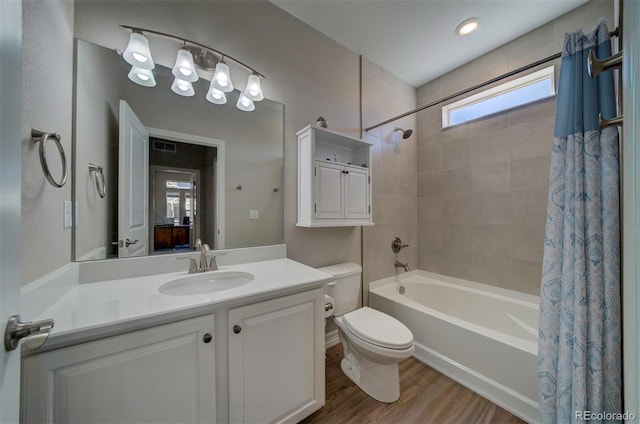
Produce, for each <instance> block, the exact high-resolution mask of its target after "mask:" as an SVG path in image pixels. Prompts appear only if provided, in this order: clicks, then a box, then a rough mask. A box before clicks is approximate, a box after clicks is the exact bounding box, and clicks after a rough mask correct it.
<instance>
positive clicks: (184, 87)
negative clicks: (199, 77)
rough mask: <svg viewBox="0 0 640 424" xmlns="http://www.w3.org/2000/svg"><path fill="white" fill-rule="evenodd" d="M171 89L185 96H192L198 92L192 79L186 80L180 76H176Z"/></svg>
mask: <svg viewBox="0 0 640 424" xmlns="http://www.w3.org/2000/svg"><path fill="white" fill-rule="evenodd" d="M171 91H173V92H174V93H176V94H179V95H181V96H185V97H191V96H193V95H194V94H196V92H195V90H194V89H193V84H191V82H190V81H185V80H183V79H180V78H178V77H175V78H174V79H173V84H171Z"/></svg>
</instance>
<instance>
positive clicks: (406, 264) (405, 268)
mask: <svg viewBox="0 0 640 424" xmlns="http://www.w3.org/2000/svg"><path fill="white" fill-rule="evenodd" d="M393 265H394V266H395V267H396V268H404V271H405V272H408V271H411V268H410V267H409V262H406V263H402V262H400V261H396V263H395V264H393Z"/></svg>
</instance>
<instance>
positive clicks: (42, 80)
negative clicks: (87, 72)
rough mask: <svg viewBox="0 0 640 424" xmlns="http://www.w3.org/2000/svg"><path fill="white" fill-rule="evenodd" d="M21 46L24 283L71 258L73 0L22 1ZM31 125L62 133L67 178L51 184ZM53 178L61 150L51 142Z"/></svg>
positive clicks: (49, 146) (48, 150)
mask: <svg viewBox="0 0 640 424" xmlns="http://www.w3.org/2000/svg"><path fill="white" fill-rule="evenodd" d="M22 21H23V49H22V87H23V91H22V95H23V98H22V225H21V239H22V248H21V255H20V256H21V262H22V281H23V282H24V283H27V282H31V281H33V280H35V279H36V278H38V277H41V276H42V275H44V274H46V273H48V272H51V271H53V270H54V269H57V268H59V267H61V266H64V265H65V264H67V263H69V262H70V261H71V228H63V222H64V221H63V201H64V200H71V154H72V153H71V120H72V116H73V114H72V111H71V109H72V108H71V104H72V100H71V99H72V94H71V91H72V83H73V78H72V76H73V2H70V1H66V0H50V1H36V0H26V1H24V2H23V19H22ZM31 128H39V129H41V130H44V131H51V132H58V133H60V135H61V137H62V145H63V147H64V150H65V151H66V155H67V163H68V164H69V165H68V166H69V167H68V169H67V171H68V173H69V180H68V182H67V184H66V185H65V186H64V187H63V188H56V187H54V186H52V185H51V184H49V182H47V180H46V179H45V177H44V174H43V172H42V169H41V168H40V159H39V158H38V145H37V144H36V143H33V142H32V141H31ZM47 157H48V158H49V163H50V168H51V171H52V173H53V175H54V177H55V178H56V179H57V180H58V179H59V178H60V176H61V175H62V174H61V166H60V160H59V159H58V151H57V149H56V148H55V146H54V144H53V143H47Z"/></svg>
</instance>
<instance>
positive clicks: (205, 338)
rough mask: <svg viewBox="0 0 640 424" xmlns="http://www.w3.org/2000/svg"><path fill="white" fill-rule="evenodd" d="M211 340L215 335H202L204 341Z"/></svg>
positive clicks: (208, 341)
mask: <svg viewBox="0 0 640 424" xmlns="http://www.w3.org/2000/svg"><path fill="white" fill-rule="evenodd" d="M211 340H213V336H211V334H209V333H206V334H205V335H204V336H203V337H202V341H203V342H205V343H210V342H211Z"/></svg>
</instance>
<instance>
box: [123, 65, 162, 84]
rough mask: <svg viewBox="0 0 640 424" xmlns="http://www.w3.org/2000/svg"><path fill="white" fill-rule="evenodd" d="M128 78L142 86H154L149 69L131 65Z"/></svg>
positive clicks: (154, 80)
mask: <svg viewBox="0 0 640 424" xmlns="http://www.w3.org/2000/svg"><path fill="white" fill-rule="evenodd" d="M128 77H129V79H130V80H131V81H133V82H135V83H136V84H139V85H141V86H143V87H155V86H156V79H155V78H154V77H153V72H152V71H151V69H142V68H138V67H137V66H132V67H131V70H130V71H129V75H128Z"/></svg>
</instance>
